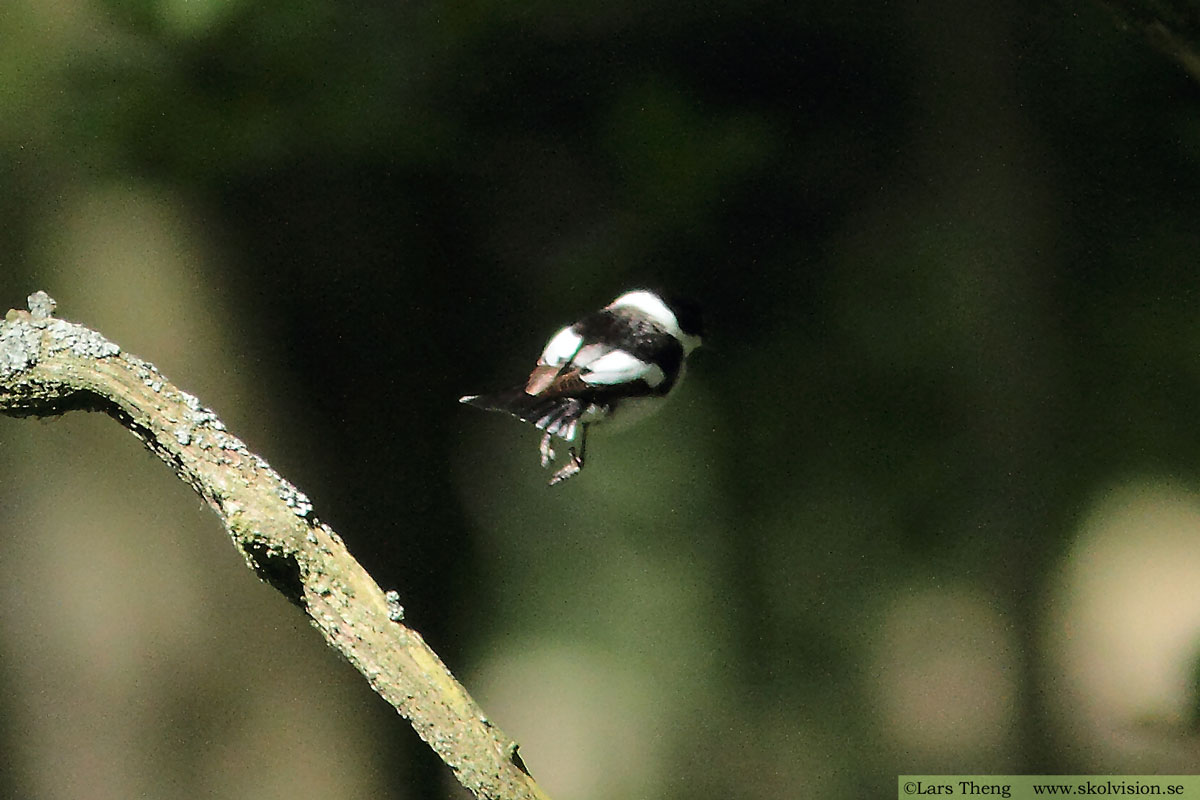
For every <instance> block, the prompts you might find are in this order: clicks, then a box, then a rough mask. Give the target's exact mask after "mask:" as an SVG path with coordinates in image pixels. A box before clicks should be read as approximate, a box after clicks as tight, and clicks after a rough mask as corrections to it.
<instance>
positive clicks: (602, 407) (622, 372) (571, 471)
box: [459, 289, 703, 486]
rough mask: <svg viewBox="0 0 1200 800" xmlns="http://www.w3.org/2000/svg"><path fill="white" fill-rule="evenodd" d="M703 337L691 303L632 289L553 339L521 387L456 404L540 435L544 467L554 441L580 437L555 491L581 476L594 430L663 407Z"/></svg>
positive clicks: (622, 423)
mask: <svg viewBox="0 0 1200 800" xmlns="http://www.w3.org/2000/svg"><path fill="white" fill-rule="evenodd" d="M702 334H703V323H702V321H701V315H700V310H699V308H698V306H697V305H696V304H695V303H694V302H692V301H691V300H689V299H686V298H681V297H677V296H673V295H668V294H666V293H659V292H655V291H652V290H650V289H634V290H631V291H628V292H625V293H624V294H622V295H621V296H620V297H618V298H617V299H616V300H614V301H612V302H611V303H609V304H608V305H607V306H605V307H604V308H601V309H600V310H598V311H593V312H592V313H590V314H587V315H586V316H584V317H582V318H581V319H580V320H579V321H578V322H575V323H574V324H571V325H568V326H566V327H565V328H562V329H561V330H559V331H558V332H557V333H555V334H554V335H553V336H551V337H550V340H549V341H548V342H547V343H546V346H545V348H544V349H543V350H542V354H541V356H540V357H539V358H538V360H537V364H536V365H534V367H533V370H532V371H531V372H530V373H529V377H528V378H527V379H526V380H525V382H524V383H522V384H521V385H519V386H514V387H512V388H510V389H506V390H503V391H500V392H495V393H493V394H471V395H465V396H463V397H460V398H459V402H460V403H466V404H467V405H471V406H475V407H477V408H482V409H484V410H486V411H502V412H505V413H507V414H511V415H512V416H514V417H516V418H517V419H519V420H521V421H522V422H526V423H529V424H531V425H533V426H534V427H536V428H537V429H538V430H540V431H542V432H543V436H542V441H541V444H540V446H539V447H538V452H539V453H540V455H541V462H542V467H543V468H545V467H549V466H550V465H551V463H552V462H554V460H555V452H554V449H553V446H552V443H553V439H554V438H556V437H557V438H559V439H561V440H563V441H566V442H574V441H575V437H576V434H578V436H579V450H578V452H576V450H575V448H574V446H571V447H570V448H569V449H568V453H567V455H568V457H567V460H566V463H565V464H564V465H563V466H562V467H561V468H559V469H558V470H557V471H555V472H554V474H553V476H552V477H551V478H550V481H549V485H550V486H555V485H557V484H559V483H562V482H563V481H565V480H567V479H568V478H572V477H574V476H575V475H578V474H579V473H580V472H581V471H582V470H583V465H584V457H585V451H586V447H587V432H588V428H589V427H590V426H592V425H595V424H598V423H600V422H604V421H608V420H611V421H612V423H611V427H624V426H625V425H626V424H629V423H632V422H634V421H636V420H637V419H641V418H643V417H645V416H646V415H647V414H649V413H652V412H653V411H654V410H656V409H657V408H658V407H659V406H661V405H662V403H663V401H664V400H665V399H666V398H667V396H668V395H669V394H670V393H671V392H672V390H674V389H675V388H676V387H677V386H679V383H680V380H681V379H682V378H683V373H684V363H685V361H686V359H687V357H688V356H689V355H690V354H691V353H692V351H693V350H695V349H696V348H697V347H699V346H700V340H701V336H702ZM618 423H619V424H618Z"/></svg>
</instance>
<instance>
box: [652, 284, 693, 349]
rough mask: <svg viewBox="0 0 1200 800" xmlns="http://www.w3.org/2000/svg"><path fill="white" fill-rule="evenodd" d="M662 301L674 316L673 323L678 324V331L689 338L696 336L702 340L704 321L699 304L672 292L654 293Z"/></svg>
mask: <svg viewBox="0 0 1200 800" xmlns="http://www.w3.org/2000/svg"><path fill="white" fill-rule="evenodd" d="M655 294H657V295H658V296H659V297H661V298H662V301H663V302H664V303H666V304H667V308H669V309H671V311H672V312H673V313H674V314H675V321H676V322H678V323H679V329H680V330H681V331H683V332H684V333H686V334H687V335H689V336H697V337H700V338H704V320H703V318H702V315H701V313H700V304H699V303H697V302H696V301H695V300H693V299H692V298H690V297H684V296H682V295H678V294H675V293H673V292H655Z"/></svg>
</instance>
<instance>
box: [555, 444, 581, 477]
mask: <svg viewBox="0 0 1200 800" xmlns="http://www.w3.org/2000/svg"><path fill="white" fill-rule="evenodd" d="M567 455H568V456H570V457H571V458H570V460H569V461H567V463H566V464H565V465H563V467H562V468H561V469H560V470H559V471H558V472H556V473H554V476H553V477H552V478H550V483H549V485H550V486H554V485H555V484H559V483H562V482H563V481H565V480H566V479H567V478H573V477H575V476H576V475H578V474H579V473H580V472H581V471H582V470H583V459H582V458H580V457H579V456H577V455H575V448H574V447H572V448H571V449H570V450H568V451H567Z"/></svg>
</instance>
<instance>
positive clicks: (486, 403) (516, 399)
mask: <svg viewBox="0 0 1200 800" xmlns="http://www.w3.org/2000/svg"><path fill="white" fill-rule="evenodd" d="M458 402H460V403H466V404H467V405H471V406H475V407H476V408H482V409H484V410H485V411H503V412H504V413H505V414H512V415H513V416H514V417H516V418H517V419H519V420H521V421H522V422H528V423H529V424H531V425H534V426H536V427H537V428H539V429H540V430H543V431H546V433H550V434H553V435H555V436H557V437H558V438H560V439H565V440H567V441H571V440H573V439H574V438H575V430H576V428H577V427H578V422H579V418H580V417H581V416H583V412H584V411H585V410H586V409H587V404H586V403H584V402H583V401H582V400H580V399H578V398H574V397H550V398H547V397H539V396H537V395H532V394H528V393H527V392H526V391H525V387H524V386H517V387H515V388H513V389H509V390H507V391H503V392H496V393H494V394H471V395H467V396H466V397H460V398H459V399H458Z"/></svg>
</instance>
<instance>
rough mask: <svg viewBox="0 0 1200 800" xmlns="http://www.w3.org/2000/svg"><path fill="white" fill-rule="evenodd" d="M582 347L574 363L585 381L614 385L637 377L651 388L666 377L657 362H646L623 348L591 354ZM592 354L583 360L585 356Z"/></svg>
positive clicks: (628, 381)
mask: <svg viewBox="0 0 1200 800" xmlns="http://www.w3.org/2000/svg"><path fill="white" fill-rule="evenodd" d="M589 349H591V348H588V347H585V348H583V350H581V351H580V352H579V357H578V358H576V359H575V363H576V364H578V365H579V366H580V367H581V368H582V372H581V373H580V375H579V377H580V378H582V379H583V380H584V382H585V383H591V384H602V385H604V386H615V385H617V384H621V383H631V382H633V381H636V380H638V379H641V380H644V381H645V382H646V385H647V386H650V387H651V388H653V387H655V386H658V385H659V384H660V383H662V382H663V380H664V379H665V378H666V375H664V374H663V371H662V368H661V367H659V366H658V365H657V364H647V363H646V362H645V361H642V360H641V359H639V358H635V357H634V356H632V355H630V354H629V353H626V352H625V351H624V350H608V349H606V351H605V352H603V353H596V354H595V355H592V354H590V353H588V352H587V351H588V350H589ZM589 355H590V356H592V357H591V358H588V359H586V360H585V358H584V357H585V356H589Z"/></svg>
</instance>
